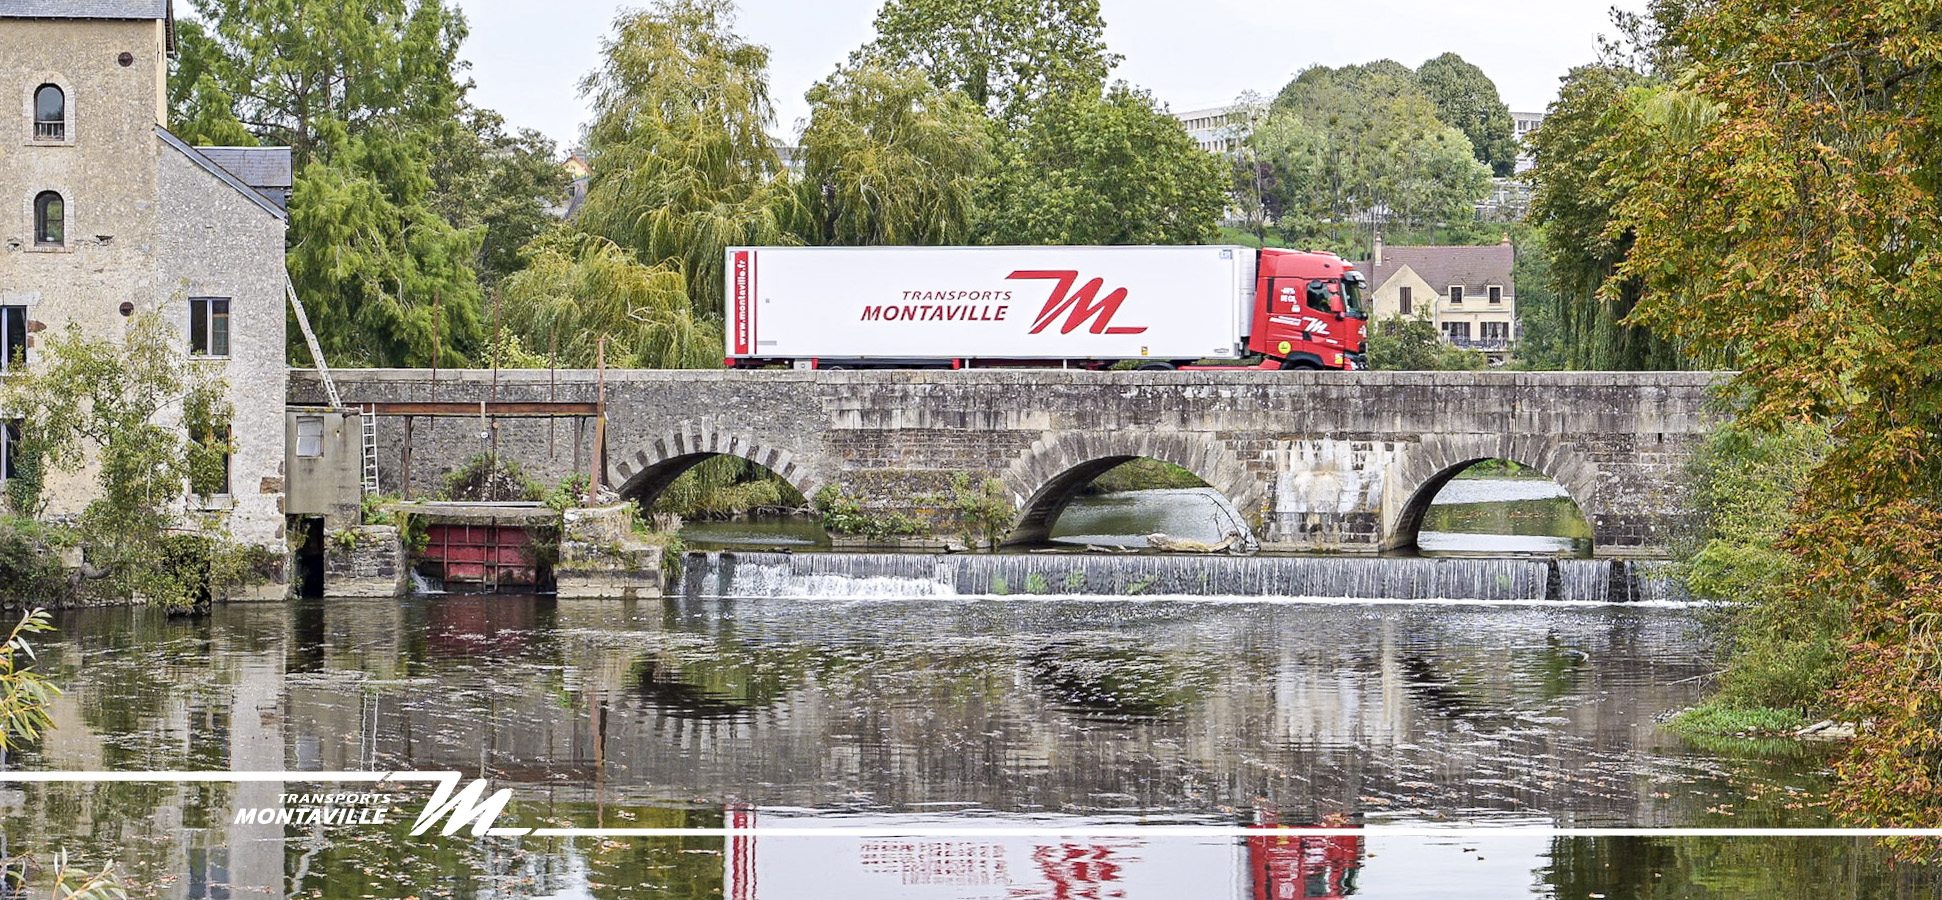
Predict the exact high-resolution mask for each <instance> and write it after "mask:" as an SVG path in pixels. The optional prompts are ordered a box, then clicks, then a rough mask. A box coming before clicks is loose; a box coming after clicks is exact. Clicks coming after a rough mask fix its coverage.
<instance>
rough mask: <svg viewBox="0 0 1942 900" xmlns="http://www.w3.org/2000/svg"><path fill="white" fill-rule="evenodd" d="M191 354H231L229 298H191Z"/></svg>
mask: <svg viewBox="0 0 1942 900" xmlns="http://www.w3.org/2000/svg"><path fill="white" fill-rule="evenodd" d="M189 355H191V356H228V355H229V298H227V297H191V298H189Z"/></svg>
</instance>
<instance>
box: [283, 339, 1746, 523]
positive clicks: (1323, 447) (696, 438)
mask: <svg viewBox="0 0 1942 900" xmlns="http://www.w3.org/2000/svg"><path fill="white" fill-rule="evenodd" d="M334 376H335V379H336V382H337V386H338V389H339V391H340V393H341V395H342V397H343V399H344V402H345V403H346V405H355V406H360V407H362V406H365V405H367V404H370V405H372V408H373V409H374V410H375V411H376V412H377V413H378V466H379V480H380V483H381V484H382V485H383V488H384V489H385V490H386V491H391V492H396V491H398V490H399V489H400V488H401V486H402V485H403V483H404V482H405V481H406V480H407V479H408V480H409V481H410V482H411V487H412V490H413V492H414V493H416V494H423V493H426V492H429V491H431V490H433V489H435V488H436V485H437V483H438V479H439V476H441V475H442V474H443V473H444V472H447V471H450V470H451V469H453V468H455V467H457V466H459V465H462V464H463V463H464V462H465V460H467V459H469V458H470V457H472V456H474V455H477V454H478V453H480V452H482V451H484V450H487V449H491V448H494V447H495V446H496V449H497V451H498V452H499V453H500V454H501V456H502V457H504V458H509V459H512V460H515V461H517V462H518V463H519V464H520V465H521V467H522V468H523V469H524V470H525V471H526V472H527V473H528V474H530V475H532V476H535V477H537V478H540V479H543V480H549V481H550V480H555V479H558V478H560V477H562V476H564V475H565V474H566V473H569V472H573V471H582V472H584V471H588V470H589V469H590V468H591V466H592V453H593V441H594V431H595V428H594V422H593V416H592V413H593V412H594V410H595V409H596V408H597V405H598V404H599V403H600V389H599V386H598V383H597V382H598V378H597V376H596V374H595V373H594V372H590V371H568V370H561V371H558V372H550V371H546V370H501V371H500V372H499V373H498V374H497V376H496V377H495V376H494V375H493V374H492V373H490V372H486V371H478V370H466V371H450V370H448V371H443V372H440V373H438V376H437V380H436V382H434V381H433V379H432V374H431V373H430V372H429V371H427V370H408V369H381V370H377V369H373V370H344V371H339V372H336V373H334ZM1721 379H1722V376H1720V375H1717V374H1709V373H1685V372H1622V373H1611V372H1571V373H1539V372H1353V373H1345V372H1081V371H1060V370H1042V369H1033V370H1027V369H1016V370H975V371H782V370H777V371H758V372H733V371H638V370H629V371H608V372H607V373H606V376H605V403H604V408H605V411H606V441H607V452H606V454H605V455H606V461H605V462H606V465H605V469H604V471H605V476H604V478H605V481H606V483H607V484H609V485H612V486H615V487H617V488H618V490H620V492H621V493H622V494H623V495H625V496H630V497H635V498H639V499H642V500H644V501H649V500H651V499H652V498H653V497H654V496H655V495H657V494H658V493H659V492H660V491H661V490H662V489H664V488H665V487H667V485H668V484H669V483H670V482H672V481H673V480H674V478H675V477H677V476H679V475H680V474H681V473H682V472H684V471H686V470H687V469H689V468H691V467H693V466H695V465H697V464H699V463H700V462H702V461H703V460H706V459H708V458H710V457H713V456H716V455H721V454H726V455H730V456H738V457H742V458H744V459H749V460H753V461H755V462H757V463H760V464H761V465H764V466H766V467H768V468H769V469H771V470H773V471H775V472H776V473H777V474H779V475H780V476H781V477H782V478H784V479H786V480H787V481H788V482H789V483H790V484H792V485H794V486H795V487H796V488H797V489H798V490H800V491H801V492H802V493H803V495H804V496H805V497H813V496H814V495H815V494H816V492H817V491H819V490H821V489H822V488H824V487H825V486H827V485H836V486H838V487H839V488H840V489H841V490H842V491H844V492H845V493H846V494H849V495H852V496H855V497H857V498H860V499H861V500H862V501H863V503H864V505H865V508H866V509H874V510H880V511H885V512H888V511H892V510H895V511H902V512H905V513H907V514H915V515H918V516H919V517H929V518H930V519H931V521H933V522H934V523H935V524H937V525H938V526H939V527H940V529H946V530H945V532H944V533H952V532H951V531H949V530H948V529H950V528H951V527H952V525H953V523H951V522H949V521H947V520H948V518H949V516H950V515H952V514H951V513H950V512H949V511H948V510H943V509H937V508H934V507H935V506H936V505H937V504H936V501H935V499H931V498H935V497H937V496H940V495H946V494H948V493H949V488H950V486H951V485H952V483H953V481H954V479H955V478H956V477H958V476H968V478H969V479H970V483H973V484H978V483H982V482H983V481H984V480H985V479H987V478H992V477H995V478H998V479H1000V480H1002V481H1003V483H1004V485H1005V491H1006V493H1007V494H1008V497H1007V499H1009V500H1010V501H1011V502H1012V503H1013V505H1014V507H1015V509H1016V515H1015V518H1014V521H1013V523H1012V527H1011V532H1010V537H1009V541H1008V542H1010V543H1030V542H1033V541H1036V540H1039V539H1042V538H1044V537H1045V536H1046V534H1047V533H1048V531H1049V529H1050V527H1051V524H1052V522H1053V521H1054V520H1055V519H1056V518H1057V517H1058V514H1059V512H1060V511H1061V510H1062V509H1064V507H1065V505H1066V503H1067V502H1068V501H1070V500H1071V499H1072V497H1073V496H1074V494H1075V493H1076V492H1077V491H1078V490H1079V489H1080V488H1082V487H1084V486H1085V485H1086V484H1087V483H1088V482H1090V481H1091V480H1092V479H1093V477H1095V476H1097V475H1099V474H1100V473H1102V472H1104V471H1105V470H1107V469H1109V468H1111V467H1113V466H1115V465H1117V464H1119V463H1121V462H1124V461H1126V460H1128V459H1134V458H1138V457H1151V458H1154V459H1159V460H1164V461H1166V462H1170V463H1174V464H1176V465H1179V466H1182V467H1184V468H1186V469H1188V470H1189V471H1191V472H1193V473H1194V474H1196V475H1198V476H1200V478H1201V479H1203V480H1205V481H1206V482H1207V483H1208V484H1210V485H1212V486H1213V487H1214V488H1216V489H1218V490H1219V491H1220V492H1221V493H1223V494H1225V495H1226V496H1227V497H1228V499H1229V500H1231V501H1232V502H1233V503H1234V505H1235V507H1236V508H1237V509H1238V510H1239V511H1240V512H1241V513H1242V514H1243V515H1244V516H1245V517H1246V518H1247V519H1248V520H1249V522H1250V523H1251V525H1252V526H1253V528H1254V529H1255V532H1256V535H1257V536H1258V537H1259V539H1260V540H1261V542H1262V544H1263V546H1264V547H1267V548H1271V549H1287V550H1297V549H1300V550H1342V551H1375V550H1379V549H1391V548H1398V547H1407V546H1410V545H1412V544H1413V543H1414V542H1415V537H1416V532H1417V529H1418V527H1419V526H1420V525H1421V523H1422V518H1423V513H1424V510H1425V509H1426V508H1427V506H1428V504H1429V501H1430V500H1431V499H1432V498H1433V497H1434V496H1435V495H1436V492H1437V490H1438V489H1439V488H1441V487H1442V486H1443V484H1444V483H1446V482H1447V481H1449V480H1450V478H1452V477H1453V476H1454V475H1455V474H1456V473H1457V472H1459V471H1461V470H1462V469H1464V468H1465V467H1467V466H1468V465H1470V464H1471V463H1474V462H1477V461H1479V460H1485V459H1508V460H1512V461H1515V462H1518V463H1522V464H1524V465H1527V466H1531V467H1534V468H1536V469H1538V470H1539V471H1542V472H1544V473H1545V474H1547V475H1550V476H1551V477H1552V478H1554V479H1556V480H1557V481H1558V483H1559V484H1561V485H1563V487H1564V488H1565V489H1566V490H1567V491H1568V492H1569V493H1570V495H1571V497H1572V499H1573V500H1575V501H1576V502H1577V504H1578V506H1579V508H1580V509H1581V510H1582V511H1583V512H1584V514H1585V518H1586V520H1587V521H1588V522H1590V524H1591V526H1592V531H1593V544H1594V548H1595V552H1597V553H1598V554H1599V555H1605V556H1626V555H1648V554H1653V553H1657V552H1661V551H1662V550H1663V548H1664V547H1665V544H1666V541H1667V539H1668V537H1669V530H1670V529H1671V528H1672V527H1673V526H1674V525H1675V524H1676V523H1677V521H1678V520H1679V519H1680V518H1681V516H1682V510H1681V508H1680V503H1679V499H1678V492H1677V486H1676V481H1677V477H1678V473H1679V471H1680V468H1681V466H1682V464H1683V463H1684V461H1685V459H1686V458H1687V456H1688V455H1689V453H1690V452H1691V451H1692V450H1693V449H1694V447H1695V446H1696V445H1697V443H1698V441H1699V440H1701V438H1702V436H1703V434H1704V432H1705V431H1706V430H1707V429H1708V428H1709V427H1710V425H1711V424H1712V423H1713V422H1714V421H1715V420H1716V418H1717V416H1716V415H1715V414H1714V413H1713V412H1712V411H1711V407H1710V403H1709V400H1710V397H1711V392H1710V391H1709V388H1710V387H1711V386H1712V385H1714V384H1715V383H1717V382H1719V381H1720V380H1721ZM289 399H290V402H291V404H292V405H293V406H297V405H321V404H322V403H323V400H324V392H323V389H322V387H321V385H320V384H319V382H318V380H317V377H316V375H315V373H312V372H308V371H302V370H299V371H296V372H293V373H292V379H291V386H290V398H289ZM927 504H928V505H927Z"/></svg>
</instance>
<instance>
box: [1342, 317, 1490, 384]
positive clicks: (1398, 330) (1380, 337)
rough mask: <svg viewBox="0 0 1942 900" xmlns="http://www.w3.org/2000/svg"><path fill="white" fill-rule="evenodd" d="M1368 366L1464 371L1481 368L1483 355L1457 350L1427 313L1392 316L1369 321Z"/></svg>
mask: <svg viewBox="0 0 1942 900" xmlns="http://www.w3.org/2000/svg"><path fill="white" fill-rule="evenodd" d="M1370 324H1371V327H1370V329H1369V368H1371V369H1385V370H1403V371H1419V372H1421V371H1435V370H1450V371H1465V370H1475V369H1481V368H1483V367H1484V356H1483V354H1482V353H1479V352H1477V351H1475V350H1460V349H1458V348H1456V347H1454V346H1452V345H1451V344H1450V342H1448V341H1446V340H1444V339H1443V335H1441V334H1439V333H1437V330H1436V325H1434V324H1433V323H1431V322H1430V320H1429V316H1427V315H1417V316H1413V317H1411V318H1407V319H1405V318H1403V317H1401V316H1392V317H1390V318H1387V319H1381V320H1378V321H1375V322H1372V323H1370Z"/></svg>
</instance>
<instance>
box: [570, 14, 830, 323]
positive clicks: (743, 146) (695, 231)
mask: <svg viewBox="0 0 1942 900" xmlns="http://www.w3.org/2000/svg"><path fill="white" fill-rule="evenodd" d="M733 26H734V16H733V7H732V5H731V4H730V3H729V2H728V0H659V2H657V3H656V4H655V5H654V6H653V7H651V8H650V9H647V10H644V11H636V12H629V13H625V14H623V15H622V16H621V17H620V19H619V20H618V21H616V22H615V35H614V37H613V38H612V39H610V40H608V41H607V42H606V44H605V47H604V48H603V51H602V55H603V62H602V64H601V67H600V69H599V70H598V71H596V72H594V73H593V74H592V75H589V76H587V78H586V80H584V81H583V82H581V90H582V91H583V92H586V93H588V94H590V95H592V97H593V110H594V117H595V118H594V122H593V125H592V127H590V128H589V129H588V131H587V151H588V156H589V160H588V161H589V162H590V163H591V164H592V166H593V169H594V177H593V183H592V185H591V186H590V187H589V189H588V192H587V199H586V202H585V203H584V204H583V205H582V206H581V212H580V216H579V220H578V221H579V224H580V225H581V227H583V228H584V229H585V230H587V231H589V232H592V233H594V234H598V235H601V236H603V237H605V238H607V239H608V240H611V241H613V242H614V243H616V244H619V245H621V246H623V247H627V248H629V249H631V250H633V251H634V254H635V256H636V257H637V258H638V259H639V260H640V262H642V263H643V264H646V265H649V266H654V265H661V264H664V263H666V264H670V265H672V266H674V267H675V270H676V271H679V272H680V273H681V275H682V277H683V279H684V280H685V282H686V293H687V296H688V300H689V302H690V304H692V306H693V310H694V316H695V317H696V318H697V319H711V318H713V319H719V318H720V316H721V314H722V303H723V296H722V290H723V278H724V274H723V266H724V265H725V259H726V256H725V252H726V250H727V248H728V247H730V246H733V245H738V244H741V245H773V244H786V243H791V242H793V241H794V240H795V237H794V235H795V234H796V233H797V232H798V231H800V230H801V224H802V218H803V213H802V205H801V203H800V202H799V201H798V199H797V194H796V192H795V190H794V189H793V188H792V187H791V185H790V184H789V179H788V175H787V173H786V172H785V171H784V170H783V167H782V160H781V157H780V156H778V155H777V153H776V148H775V143H774V141H772V140H771V139H770V138H769V134H768V130H767V128H768V123H769V119H770V117H771V112H770V107H769V87H768V82H767V74H766V73H767V68H768V62H769V51H768V49H767V48H765V47H761V46H757V45H754V44H750V43H748V42H746V41H744V40H742V39H741V37H739V36H738V35H736V34H735V32H734V30H733Z"/></svg>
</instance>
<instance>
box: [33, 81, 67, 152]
mask: <svg viewBox="0 0 1942 900" xmlns="http://www.w3.org/2000/svg"><path fill="white" fill-rule="evenodd" d="M34 140H37V141H65V140H67V94H66V93H65V92H63V91H62V90H61V89H60V87H59V86H57V85H52V84H43V85H41V86H40V87H39V88H38V89H36V90H35V91H34Z"/></svg>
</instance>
